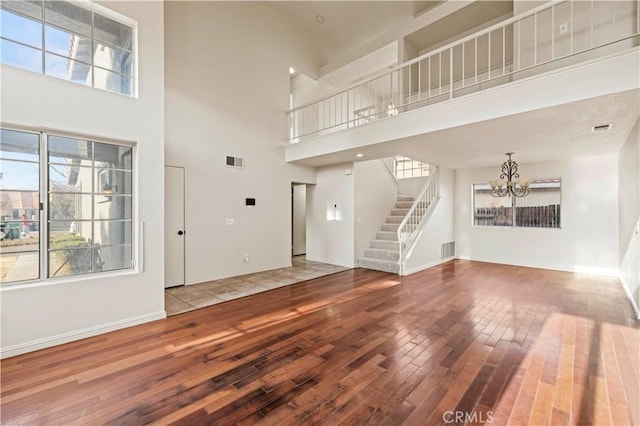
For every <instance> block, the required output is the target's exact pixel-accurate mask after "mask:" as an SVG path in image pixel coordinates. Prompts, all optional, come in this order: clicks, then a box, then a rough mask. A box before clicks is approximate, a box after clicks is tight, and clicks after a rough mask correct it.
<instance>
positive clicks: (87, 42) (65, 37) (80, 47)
mask: <svg viewBox="0 0 640 426" xmlns="http://www.w3.org/2000/svg"><path fill="white" fill-rule="evenodd" d="M44 47H45V50H46V51H48V52H52V53H56V54H58V55H62V56H65V57H69V58H71V59H75V60H78V61H82V62H86V63H88V64H90V63H91V39H90V38H86V37H83V36H79V35H77V34H74V33H72V32H69V31H65V30H61V29H59V28H55V27H52V26H50V25H47V26H46V27H45V29H44Z"/></svg>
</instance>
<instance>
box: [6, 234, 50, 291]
mask: <svg viewBox="0 0 640 426" xmlns="http://www.w3.org/2000/svg"><path fill="white" fill-rule="evenodd" d="M4 241H5V240H3V246H2V256H1V259H0V260H1V261H2V268H1V270H2V273H1V274H0V283H9V282H18V281H26V280H36V279H38V278H39V277H40V254H39V252H37V251H15V252H5V251H4V249H5V246H4ZM27 247H31V248H35V249H36V250H37V249H38V245H37V242H36V243H35V244H33V245H31V246H26V245H24V246H22V247H21V248H25V249H26V248H27Z"/></svg>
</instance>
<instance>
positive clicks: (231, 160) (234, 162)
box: [227, 155, 244, 169]
mask: <svg viewBox="0 0 640 426" xmlns="http://www.w3.org/2000/svg"><path fill="white" fill-rule="evenodd" d="M227 166H229V167H237V168H239V169H241V168H243V167H244V158H242V157H231V156H229V155H227Z"/></svg>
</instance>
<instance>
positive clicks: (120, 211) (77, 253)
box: [0, 129, 133, 283]
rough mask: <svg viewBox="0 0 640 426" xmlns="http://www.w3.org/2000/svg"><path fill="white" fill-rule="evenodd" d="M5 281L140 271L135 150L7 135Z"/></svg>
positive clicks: (2, 177) (0, 186) (1, 137)
mask: <svg viewBox="0 0 640 426" xmlns="http://www.w3.org/2000/svg"><path fill="white" fill-rule="evenodd" d="M0 161H1V162H2V172H1V174H0V194H1V204H0V207H1V209H2V218H1V219H2V220H1V222H0V228H1V232H0V238H1V239H0V256H1V261H2V276H1V280H0V282H2V283H8V282H17V281H26V280H35V279H42V278H55V277H61V276H67V275H78V274H88V273H97V272H102V271H112V270H119V269H130V268H132V267H133V251H132V240H133V238H132V232H133V230H132V215H133V207H132V206H133V199H132V197H133V191H132V186H133V185H132V182H133V177H132V173H133V167H132V165H133V148H132V147H131V146H125V145H119V144H113V143H104V142H96V141H90V140H85V139H77V138H69V137H63V136H59V135H55V134H50V133H49V134H47V133H37V132H25V131H19V130H10V129H2V130H0Z"/></svg>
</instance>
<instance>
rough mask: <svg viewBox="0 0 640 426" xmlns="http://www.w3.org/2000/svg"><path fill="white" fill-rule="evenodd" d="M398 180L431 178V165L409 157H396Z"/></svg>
mask: <svg viewBox="0 0 640 426" xmlns="http://www.w3.org/2000/svg"><path fill="white" fill-rule="evenodd" d="M395 163H396V178H397V179H407V178H413V177H425V176H429V165H428V164H427V163H423V162H422V161H418V160H413V159H411V158H409V157H400V156H397V157H395Z"/></svg>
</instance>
